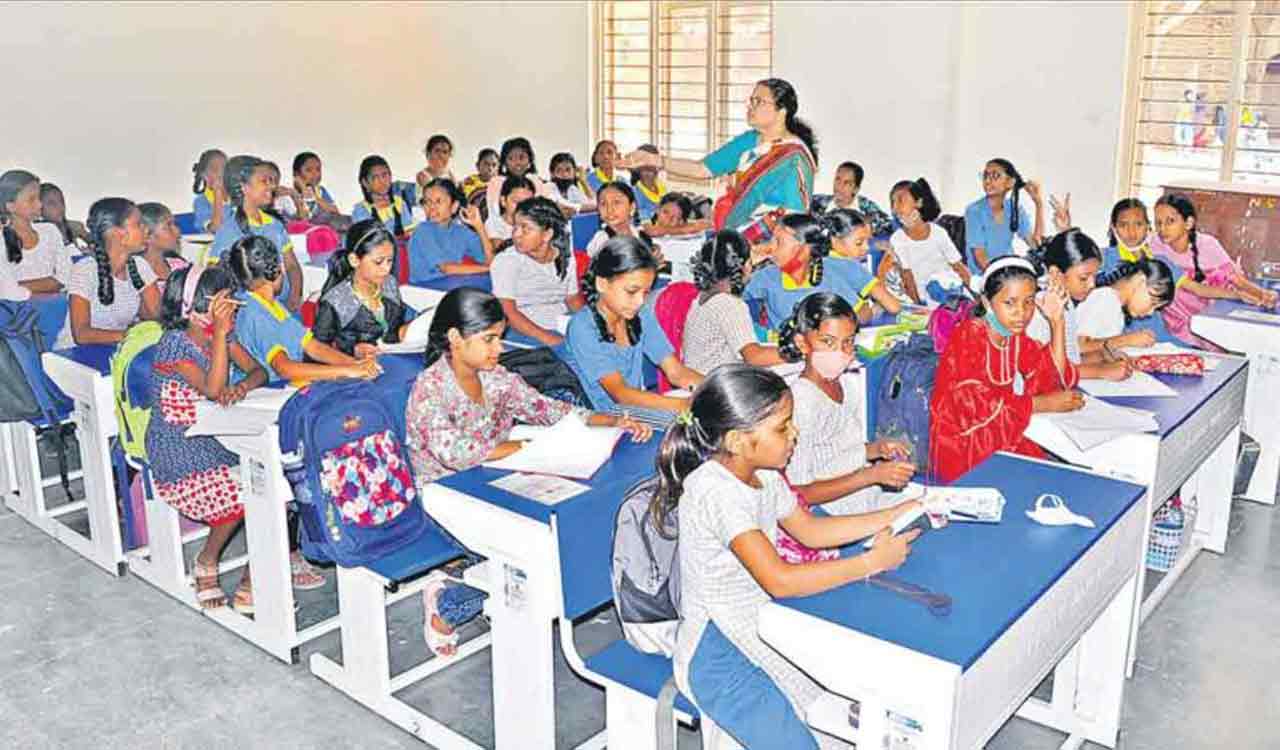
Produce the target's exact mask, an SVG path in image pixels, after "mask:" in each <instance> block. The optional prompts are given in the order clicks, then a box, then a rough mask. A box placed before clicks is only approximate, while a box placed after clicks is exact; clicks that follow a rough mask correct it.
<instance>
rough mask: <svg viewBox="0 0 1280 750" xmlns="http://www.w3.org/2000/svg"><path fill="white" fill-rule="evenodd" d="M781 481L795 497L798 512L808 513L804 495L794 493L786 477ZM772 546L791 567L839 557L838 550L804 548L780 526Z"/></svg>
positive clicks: (793, 488) (794, 490)
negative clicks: (798, 508) (798, 507)
mask: <svg viewBox="0 0 1280 750" xmlns="http://www.w3.org/2000/svg"><path fill="white" fill-rule="evenodd" d="M782 479H783V481H785V482H786V483H787V487H790V488H791V492H792V494H794V495H795V496H796V504H797V505H799V506H800V510H803V511H804V512H805V513H808V512H810V511H809V501H808V500H805V499H804V495H801V494H800V493H799V492H796V488H795V487H792V486H791V481H790V480H788V479H787V477H786V475H783V477H782ZM774 546H775V547H777V548H778V557H781V558H782V559H783V560H784V561H785V562H789V563H792V564H793V565H794V564H801V563H811V562H822V561H823V560H835V559H838V558H839V557H840V551H839V550H834V549H813V548H812V547H806V546H805V545H803V544H801V543H800V542H798V541H796V539H795V537H793V536H791V535H790V534H788V533H787V530H786V529H784V528H782V527H781V526H779V527H778V539H777V541H775V542H774Z"/></svg>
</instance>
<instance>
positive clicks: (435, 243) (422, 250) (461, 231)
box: [409, 219, 485, 284]
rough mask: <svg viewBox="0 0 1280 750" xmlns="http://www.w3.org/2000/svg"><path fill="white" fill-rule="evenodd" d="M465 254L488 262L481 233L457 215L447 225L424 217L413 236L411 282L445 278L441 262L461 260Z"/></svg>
mask: <svg viewBox="0 0 1280 750" xmlns="http://www.w3.org/2000/svg"><path fill="white" fill-rule="evenodd" d="M463 258H471V259H472V260H474V261H475V262H477V263H484V262H485V260H484V247H483V246H482V245H481V244H480V235H478V234H476V233H475V232H474V231H473V230H472V229H471V228H470V227H468V226H466V225H465V224H463V223H462V222H461V221H458V220H457V219H453V220H451V221H450V222H449V223H448V224H445V225H444V226H440V225H439V224H437V223H435V222H434V221H424V222H422V223H421V224H419V225H418V228H417V229H414V230H413V236H412V237H410V238H409V283H410V284H423V283H426V282H428V281H434V280H435V279H440V278H444V272H443V271H441V270H440V264H442V263H461V262H462V259H463Z"/></svg>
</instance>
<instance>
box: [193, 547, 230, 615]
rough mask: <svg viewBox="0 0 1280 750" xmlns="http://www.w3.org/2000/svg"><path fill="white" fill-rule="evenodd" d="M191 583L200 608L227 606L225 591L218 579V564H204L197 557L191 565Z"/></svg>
mask: <svg viewBox="0 0 1280 750" xmlns="http://www.w3.org/2000/svg"><path fill="white" fill-rule="evenodd" d="M191 578H192V581H191V585H192V586H193V587H194V588H195V590H196V604H199V605H200V609H218V608H219V607H225V606H227V592H225V591H223V590H222V583H221V582H220V581H219V580H218V565H217V563H214V564H213V565H205V564H204V563H202V562H200V558H199V557H197V558H196V560H195V564H194V565H192V566H191Z"/></svg>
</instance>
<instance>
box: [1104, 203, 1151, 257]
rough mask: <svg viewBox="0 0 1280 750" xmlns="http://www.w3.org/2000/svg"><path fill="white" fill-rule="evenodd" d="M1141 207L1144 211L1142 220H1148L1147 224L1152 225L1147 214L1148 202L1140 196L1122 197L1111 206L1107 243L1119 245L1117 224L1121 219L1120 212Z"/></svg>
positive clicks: (1114, 245) (1113, 245) (1112, 245)
mask: <svg viewBox="0 0 1280 750" xmlns="http://www.w3.org/2000/svg"><path fill="white" fill-rule="evenodd" d="M1135 208H1136V209H1139V210H1141V211H1142V220H1143V221H1145V222H1147V226H1148V227H1150V226H1151V219H1150V217H1148V216H1147V204H1145V203H1143V202H1142V201H1141V200H1140V199H1138V198H1121V199H1120V200H1118V201H1116V204H1115V205H1114V206H1112V207H1111V221H1110V222H1108V223H1107V244H1108V245H1110V246H1111V247H1119V245H1120V238H1119V237H1116V230H1115V225H1116V222H1117V221H1120V214H1122V213H1124V212H1125V211H1129V210H1131V209H1135Z"/></svg>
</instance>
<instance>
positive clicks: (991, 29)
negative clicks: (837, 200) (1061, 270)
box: [774, 1, 1129, 241]
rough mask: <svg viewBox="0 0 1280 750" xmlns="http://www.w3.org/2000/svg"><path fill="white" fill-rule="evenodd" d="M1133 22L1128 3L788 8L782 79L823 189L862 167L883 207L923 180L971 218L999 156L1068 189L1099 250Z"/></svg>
mask: <svg viewBox="0 0 1280 750" xmlns="http://www.w3.org/2000/svg"><path fill="white" fill-rule="evenodd" d="M1128 14H1129V8H1128V3H1126V2H1066V1H1062V2H1044V3H1041V2H1021V3H1012V2H1001V3H963V4H962V3H946V4H927V3H894V4H884V3H836V2H825V3H814V2H785V3H780V4H779V5H778V6H777V8H776V11H775V14H774V25H775V33H774V72H775V75H778V76H780V77H782V78H787V79H789V80H791V81H792V83H794V84H795V86H796V88H797V90H798V92H799V94H800V114H801V116H802V117H808V118H810V120H811V122H812V123H813V124H814V127H815V128H816V129H817V131H818V136H819V138H820V139H821V149H822V153H821V170H820V173H819V177H818V185H817V188H818V190H819V191H820V192H830V189H831V176H832V170H833V169H834V167H835V166H836V165H837V164H839V163H840V162H841V161H844V160H846V159H853V160H855V161H858V162H859V163H861V164H862V165H863V167H865V168H866V170H867V178H866V183H865V184H864V186H863V189H864V191H866V192H867V194H868V195H869V196H870V197H872V198H873V199H875V200H876V201H877V202H879V203H880V204H881V205H882V206H884V205H886V203H887V198H888V195H887V194H888V190H889V187H890V186H891V185H892V184H893V183H894V182H896V181H897V180H900V179H904V178H914V177H917V176H921V175H923V176H925V177H927V178H928V179H929V182H930V184H932V185H933V186H934V188H935V190H936V191H937V192H938V195H939V199H940V200H941V202H942V205H943V209H944V210H945V211H947V212H950V213H961V212H963V210H964V206H965V205H966V204H967V203H968V202H970V201H972V200H974V199H975V198H977V197H979V196H980V195H981V188H980V184H979V182H980V180H979V177H978V174H979V172H981V170H982V166H983V164H984V162H985V161H986V160H987V159H989V158H992V157H996V156H1003V157H1005V158H1007V159H1009V160H1010V161H1012V162H1013V163H1014V164H1015V165H1016V166H1017V167H1018V169H1019V171H1020V172H1022V174H1023V175H1024V176H1025V177H1027V178H1028V179H1040V180H1042V181H1043V183H1044V185H1045V187H1046V188H1047V189H1048V190H1049V191H1050V192H1053V193H1063V192H1068V191H1069V192H1070V193H1071V205H1072V209H1073V214H1074V216H1073V218H1074V220H1075V223H1076V224H1077V225H1079V226H1081V227H1082V228H1084V229H1085V230H1086V231H1087V232H1089V234H1090V235H1092V236H1093V237H1094V238H1095V239H1098V240H1100V241H1101V240H1102V239H1103V236H1102V233H1103V230H1104V229H1105V224H1106V220H1107V213H1108V211H1109V210H1110V208H1111V204H1112V203H1113V201H1114V199H1115V195H1114V193H1113V191H1114V186H1115V174H1116V154H1117V145H1118V138H1119V137H1120V134H1121V132H1122V130H1123V129H1122V127H1121V105H1122V103H1123V98H1124V75H1125V69H1126V45H1127V42H1128ZM886 207H887V206H886ZM1045 220H1046V222H1049V221H1051V216H1050V215H1049V211H1048V208H1047V207H1046V216H1045Z"/></svg>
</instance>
